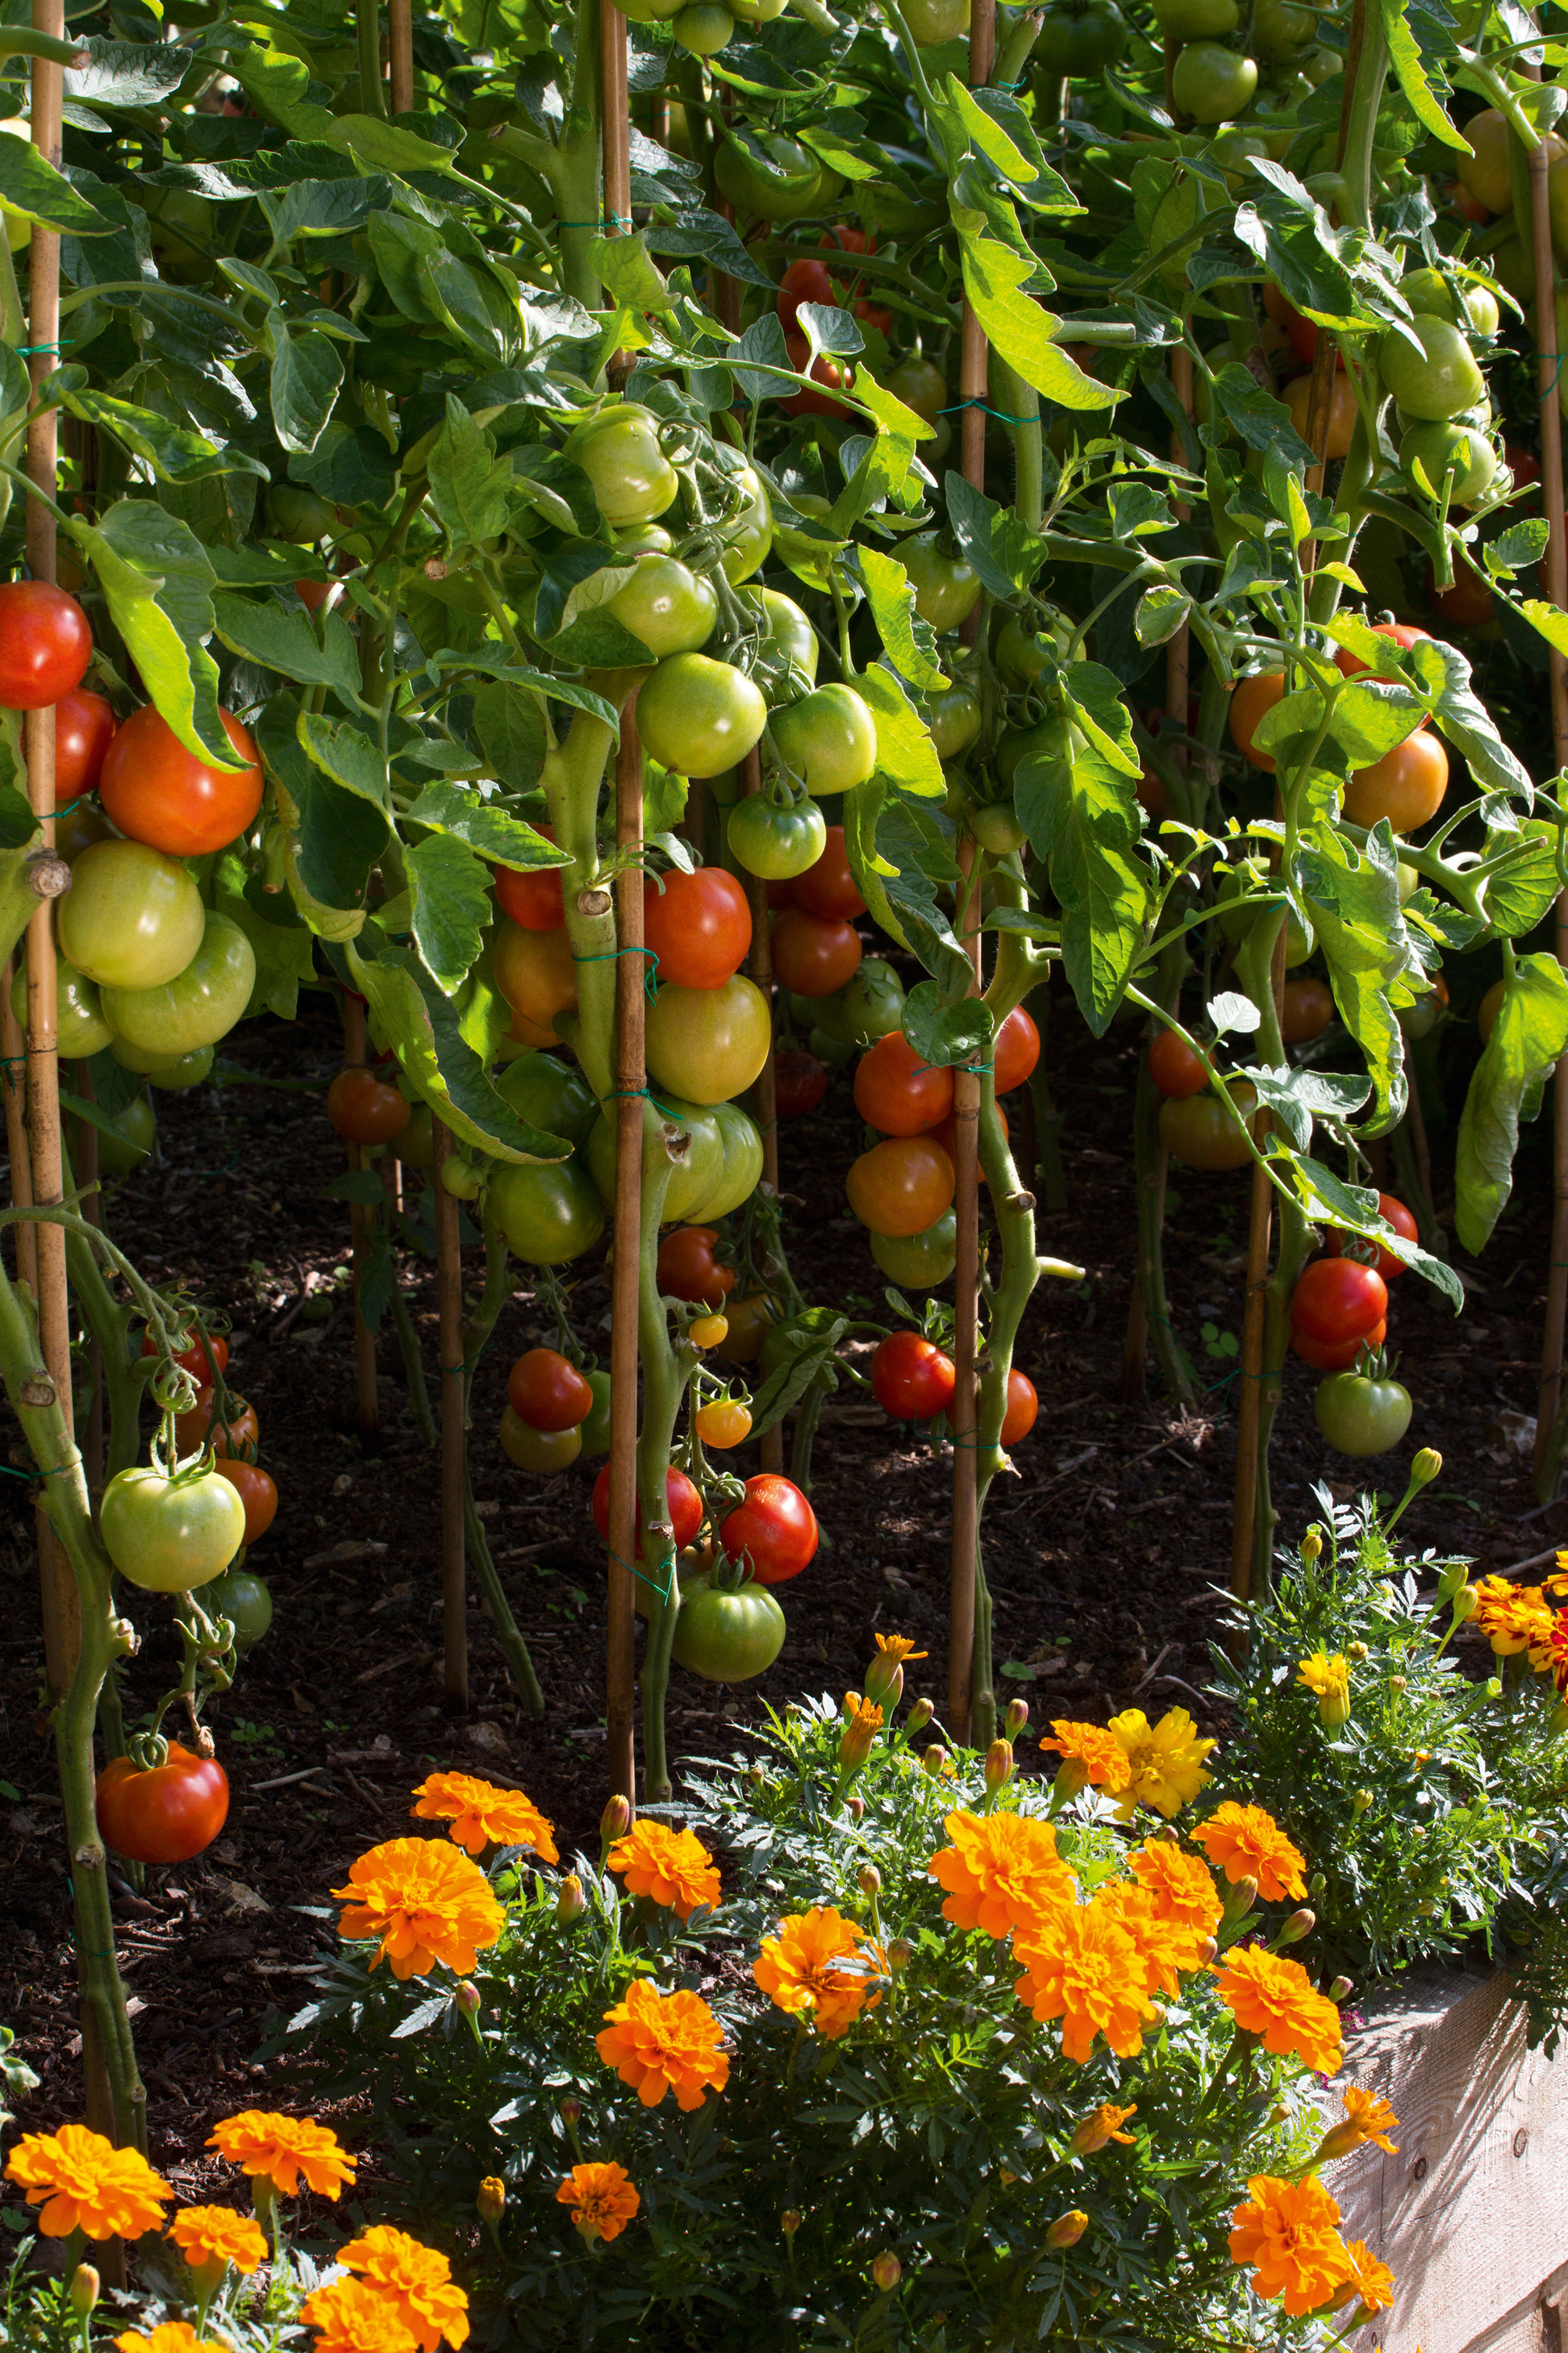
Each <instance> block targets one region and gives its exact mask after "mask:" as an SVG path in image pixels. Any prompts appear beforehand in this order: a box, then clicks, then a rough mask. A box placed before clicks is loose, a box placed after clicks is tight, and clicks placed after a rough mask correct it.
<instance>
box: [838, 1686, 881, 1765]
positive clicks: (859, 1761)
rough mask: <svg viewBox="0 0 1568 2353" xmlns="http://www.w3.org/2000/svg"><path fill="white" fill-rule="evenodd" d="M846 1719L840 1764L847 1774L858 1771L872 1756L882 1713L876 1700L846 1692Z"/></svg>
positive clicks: (839, 1748) (840, 1742)
mask: <svg viewBox="0 0 1568 2353" xmlns="http://www.w3.org/2000/svg"><path fill="white" fill-rule="evenodd" d="M844 1718H845V1722H844V1730H843V1733H842V1735H841V1736H840V1738H839V1742H838V1762H839V1764H840V1765H841V1766H842V1767H844V1769H845V1771H846V1772H850V1771H858V1769H859V1767H861V1766H862V1765H864V1763H865V1762H866V1759H867V1757H869V1755H870V1754H871V1747H872V1743H873V1742H874V1741H875V1739H876V1737H877V1735H878V1733H879V1732H880V1730H881V1729H882V1711H881V1709H880V1708H879V1706H878V1705H877V1704H876V1702H875V1700H870V1699H862V1698H861V1696H860V1694H859V1693H858V1692H846V1693H845V1694H844Z"/></svg>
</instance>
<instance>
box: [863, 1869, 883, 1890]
mask: <svg viewBox="0 0 1568 2353" xmlns="http://www.w3.org/2000/svg"><path fill="white" fill-rule="evenodd" d="M881 1892H882V1874H881V1873H880V1872H879V1870H878V1868H877V1866H876V1864H875V1863H874V1862H863V1863H862V1864H861V1865H860V1893H861V1894H862V1895H879V1894H881Z"/></svg>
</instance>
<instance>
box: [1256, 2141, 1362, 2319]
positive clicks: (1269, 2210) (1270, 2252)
mask: <svg viewBox="0 0 1568 2353" xmlns="http://www.w3.org/2000/svg"><path fill="white" fill-rule="evenodd" d="M1247 2190H1248V2192H1249V2202H1248V2203H1247V2205H1245V2206H1238V2207H1237V2209H1236V2211H1235V2212H1234V2213H1233V2214H1232V2216H1231V2221H1233V2222H1234V2223H1235V2225H1236V2228H1235V2229H1234V2230H1233V2231H1232V2232H1231V2234H1230V2255H1231V2261H1232V2262H1233V2263H1247V2264H1249V2265H1250V2266H1251V2267H1252V2292H1253V2294H1254V2295H1260V2296H1264V2297H1267V2298H1269V2299H1272V2298H1273V2297H1275V2296H1282V2297H1283V2298H1284V2300H1285V2310H1286V2311H1287V2312H1288V2313H1289V2314H1291V2315H1292V2316H1298V2315H1300V2314H1301V2313H1304V2312H1320V2311H1321V2309H1322V2308H1323V2306H1325V2305H1327V2304H1331V2303H1332V2302H1333V2299H1334V2297H1335V2295H1337V2294H1338V2292H1339V2289H1340V2287H1341V2286H1342V2284H1343V2281H1344V2277H1345V2271H1346V2266H1347V2263H1348V2252H1347V2249H1346V2247H1345V2242H1344V2241H1343V2240H1342V2238H1341V2236H1340V2233H1339V2228H1338V2225H1339V2219H1340V2210H1339V2208H1338V2206H1337V2205H1336V2204H1335V2203H1334V2200H1332V2199H1331V2197H1330V2195H1329V2193H1328V2191H1327V2190H1326V2189H1324V2188H1323V2186H1322V2184H1321V2182H1320V2181H1314V2180H1313V2179H1311V2177H1310V2175H1309V2176H1308V2178H1307V2179H1305V2180H1304V2181H1281V2180H1279V2179H1278V2178H1277V2177H1276V2176H1275V2175H1273V2174H1271V2173H1258V2174H1255V2175H1254V2176H1253V2178H1252V2179H1251V2180H1250V2181H1249V2182H1248V2183H1247Z"/></svg>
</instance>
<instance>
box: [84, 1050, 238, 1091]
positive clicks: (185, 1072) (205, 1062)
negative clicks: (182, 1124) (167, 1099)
mask: <svg viewBox="0 0 1568 2353" xmlns="http://www.w3.org/2000/svg"><path fill="white" fill-rule="evenodd" d="M109 1050H110V1053H111V1054H112V1055H113V1057H114V1059H115V1060H116V1061H117V1062H118V1063H119V1064H120V1067H121V1070H122V1071H136V1072H137V1073H138V1075H139V1076H140V1077H142V1078H144V1079H145V1080H146V1082H147V1083H148V1085H149V1086H151V1087H158V1088H161V1089H162V1090H163V1092H165V1093H166V1094H175V1095H177V1094H184V1092H185V1091H186V1090H187V1088H190V1087H199V1086H200V1085H201V1083H202V1082H203V1080H204V1079H205V1078H206V1077H208V1075H209V1074H210V1072H211V1071H212V1066H213V1060H214V1050H213V1049H212V1047H210V1046H198V1047H197V1048H196V1050H195V1052H194V1053H191V1054H152V1053H149V1052H148V1051H147V1050H146V1049H145V1048H144V1047H142V1046H133V1045H132V1043H131V1040H130V1039H128V1038H116V1037H113V1036H111V1037H110V1042H109Z"/></svg>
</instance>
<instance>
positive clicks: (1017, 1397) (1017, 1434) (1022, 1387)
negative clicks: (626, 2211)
mask: <svg viewBox="0 0 1568 2353" xmlns="http://www.w3.org/2000/svg"><path fill="white" fill-rule="evenodd" d="M1039 1410H1040V1400H1039V1398H1038V1396H1037V1392H1036V1389H1035V1384H1034V1382H1033V1381H1032V1380H1031V1379H1030V1378H1029V1376H1028V1374H1027V1373H1021V1372H1020V1371H1019V1370H1018V1367H1017V1366H1016V1365H1015V1366H1013V1367H1012V1369H1011V1370H1010V1371H1009V1373H1008V1375H1007V1410H1006V1412H1005V1414H1004V1415H1003V1417H1002V1444H1003V1445H1004V1446H1016V1445H1017V1443H1018V1440H1020V1439H1021V1438H1027V1436H1028V1435H1029V1432H1030V1430H1033V1428H1034V1426H1035V1417H1036V1415H1037V1413H1038V1412H1039Z"/></svg>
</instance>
